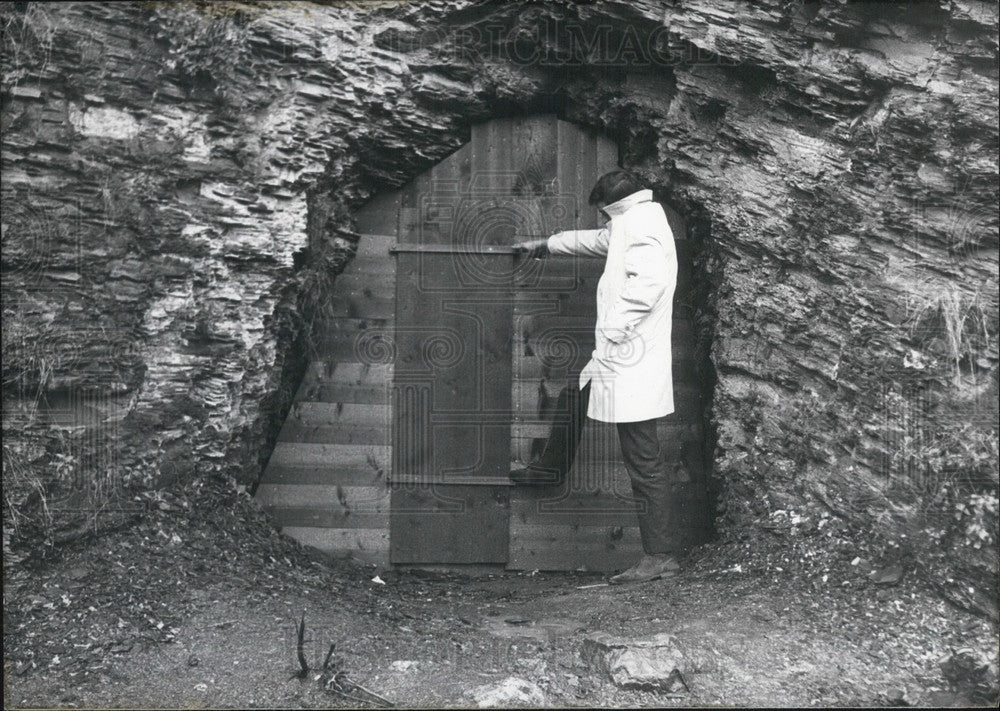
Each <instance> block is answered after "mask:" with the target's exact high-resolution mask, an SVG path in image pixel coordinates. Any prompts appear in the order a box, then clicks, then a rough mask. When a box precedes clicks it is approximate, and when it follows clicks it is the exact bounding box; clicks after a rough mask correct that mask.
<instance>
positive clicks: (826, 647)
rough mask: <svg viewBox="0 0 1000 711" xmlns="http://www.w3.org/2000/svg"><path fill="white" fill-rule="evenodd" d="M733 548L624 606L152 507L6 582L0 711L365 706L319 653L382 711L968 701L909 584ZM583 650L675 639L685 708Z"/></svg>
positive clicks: (969, 621)
mask: <svg viewBox="0 0 1000 711" xmlns="http://www.w3.org/2000/svg"><path fill="white" fill-rule="evenodd" d="M206 500H208V499H206ZM746 549H747V547H746V545H745V544H744V545H743V546H735V545H728V546H727V545H722V544H716V545H709V546H704V547H702V548H700V549H698V550H696V551H694V552H693V554H692V555H691V556H689V557H688V559H687V560H685V566H684V569H683V571H682V572H681V573H680V574H679V575H678V576H677V577H674V578H670V579H667V580H660V581H654V582H651V583H645V584H640V585H632V586H608V585H604V584H603V583H604V581H605V576H601V575H598V574H584V573H560V574H553V573H534V574H532V573H494V574H485V573H484V574H481V575H458V574H454V573H450V574H445V573H439V572H438V573H434V572H426V571H415V570H406V571H386V570H376V569H374V568H372V567H368V566H363V565H359V564H356V563H352V562H349V561H335V560H330V559H325V558H323V556H321V555H319V554H315V553H312V552H310V551H308V550H306V549H303V548H302V547H301V546H299V545H298V544H296V543H295V542H293V541H290V540H289V539H287V538H285V537H283V536H281V535H280V534H278V533H277V532H275V531H274V530H273V529H272V528H271V527H270V525H269V524H268V522H267V521H266V519H265V518H264V517H263V516H262V515H260V514H259V513H255V512H254V507H253V506H252V505H251V504H250V503H249V502H236V503H235V504H233V503H232V502H230V503H229V504H226V503H224V502H220V503H216V504H205V503H204V502H201V503H192V502H191V501H189V500H186V499H184V498H177V499H170V498H161V499H159V500H157V501H156V502H154V505H152V506H150V508H149V511H148V512H147V513H146V515H145V516H144V517H143V520H142V521H141V522H140V523H139V524H137V525H136V526H134V527H131V528H129V529H126V530H122V531H119V532H114V533H111V534H108V535H105V536H103V537H101V538H100V539H98V540H96V541H91V542H85V541H84V542H79V543H77V544H74V545H72V546H69V547H66V548H64V549H63V550H61V551H60V552H59V554H58V555H50V556H48V557H47V558H46V559H45V560H44V561H42V562H41V563H31V562H21V563H18V564H16V565H9V566H7V567H6V570H5V586H4V598H5V600H4V610H5V612H4V617H5V620H4V622H5V624H4V649H5V662H4V671H5V680H4V683H5V689H4V692H5V693H4V697H5V698H4V705H5V706H6V707H9V708H28V707H34V708H37V707H100V708H104V707H114V708H121V707H145V708H150V707H152V708H155V707H190V708H206V707H207V708H215V707H242V708H253V707H288V708H317V707H372V706H374V704H373V703H369V702H366V701H365V700H364V699H363V698H361V697H360V696H357V695H358V694H360V693H361V692H357V691H356V690H354V691H353V693H354V694H356V696H355V697H354V699H353V700H352V698H347V697H344V696H343V695H341V694H339V693H337V692H336V691H333V690H330V689H326V688H324V683H323V682H324V680H323V679H318V678H317V677H318V676H319V675H320V674H321V667H322V664H323V661H324V658H325V657H326V654H327V651H328V649H329V647H330V645H331V644H332V643H335V645H336V647H335V654H334V659H337V660H338V663H339V666H338V668H339V669H340V670H342V671H343V672H344V674H346V677H347V679H349V680H351V681H354V682H356V683H358V684H361V685H362V686H363V687H365V688H366V689H369V690H371V691H374V692H376V693H377V694H378V695H380V696H382V697H384V698H385V699H387V700H389V701H391V702H393V703H394V704H395V705H397V706H418V707H443V706H469V705H471V704H472V703H473V701H474V700H473V696H472V694H473V693H474V692H475V690H477V689H481V688H485V687H496V686H497V685H499V684H500V683H501V682H503V680H505V679H506V678H507V677H510V676H515V677H518V678H520V679H524V680H527V681H530V682H533V683H534V684H536V685H537V686H538V687H539V689H540V690H541V692H542V694H543V698H544V702H543V703H542V704H541V705H544V706H553V707H572V706H578V707H608V706H613V707H621V706H631V707H634V706H650V707H655V706H669V705H680V706H699V705H725V706H873V705H874V706H901V705H953V706H960V705H967V704H973V703H977V702H978V703H981V704H982V703H983V699H982V698H980V697H976V696H975V695H972V696H970V695H969V693H970V692H969V691H968V690H965V689H961V688H957V687H955V686H954V685H951V684H949V682H948V681H947V680H946V678H945V676H944V675H943V673H942V669H941V667H940V665H939V660H940V659H941V658H942V657H944V656H945V655H947V654H948V653H949V652H950V651H952V650H955V649H960V648H972V649H973V650H975V651H976V653H978V654H982V655H987V656H988V658H990V659H993V660H994V661H995V660H996V654H997V629H996V628H995V626H994V625H993V623H991V622H988V621H986V620H983V619H981V618H979V617H976V616H973V615H970V614H969V613H966V612H963V611H960V610H957V609H954V608H952V607H950V606H948V605H947V604H946V603H945V602H943V601H941V600H940V599H939V598H937V597H936V596H934V595H933V593H932V592H930V591H929V590H927V589H925V587H924V586H922V585H921V584H920V581H917V580H913V579H912V576H904V577H903V579H902V580H901V581H900V582H898V583H896V584H892V585H874V584H871V583H869V582H868V581H866V579H865V578H864V577H862V576H859V575H857V574H855V573H854V568H852V566H851V565H850V562H847V563H845V565H844V566H842V567H841V568H827V570H828V571H829V572H825V573H823V574H822V575H820V574H819V571H809V572H806V569H805V568H803V567H802V566H796V565H794V564H791V563H786V564H785V565H778V564H776V561H777V562H781V561H782V560H787V559H788V556H787V555H786V556H784V558H781V557H775V556H781V555H782V553H781V551H782V550H787V547H782V546H779V547H774V546H771V547H770V548H769V551H770V553H769V554H768V556H751V555H748V554H747V553H746ZM741 559H742V560H744V562H739V563H734V561H737V560H741ZM628 562H629V561H626V562H624V563H623V566H624V565H625V564H626V563H628ZM855 567H856V566H855ZM376 576H378V580H373V578H375V577H376ZM824 576H825V579H824ZM379 581H381V582H379ZM303 614H304V617H305V623H306V634H305V640H304V645H303V650H304V653H305V657H306V660H307V663H308V664H309V666H310V673H309V674H308V675H307V676H306V677H305V678H301V679H300V678H297V677H296V676H295V673H296V671H297V670H298V669H299V664H298V661H297V655H296V647H297V645H296V622H297V621H298V620H299V619H300V617H301V616H302V615H303ZM598 631H604V632H609V633H612V634H615V635H625V636H637V637H638V636H647V635H651V634H654V633H657V632H669V633H671V634H673V635H675V637H676V639H677V641H678V644H679V646H680V648H681V649H682V650H683V652H684V654H685V658H686V660H687V664H688V669H687V673H686V676H685V680H686V682H687V683H688V686H689V691H687V692H682V693H675V694H666V693H663V692H653V691H637V690H623V689H620V688H618V687H616V686H615V685H614V684H613V683H612V682H611V681H610V680H609V679H607V678H606V677H604V676H602V675H601V673H600V672H598V671H597V670H594V669H591V668H589V667H588V666H587V665H586V664H585V663H584V661H583V659H582V658H581V656H580V651H581V647H582V644H583V640H584V639H585V638H586V636H587V635H588V634H589V633H593V632H598ZM344 688H345V689H347V688H348V687H346V686H345V687H344ZM983 705H986V704H983Z"/></svg>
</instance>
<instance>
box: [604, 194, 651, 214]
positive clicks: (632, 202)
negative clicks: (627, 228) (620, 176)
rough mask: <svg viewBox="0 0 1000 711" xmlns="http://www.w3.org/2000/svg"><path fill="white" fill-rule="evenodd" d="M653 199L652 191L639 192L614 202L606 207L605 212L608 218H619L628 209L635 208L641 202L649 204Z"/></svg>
mask: <svg viewBox="0 0 1000 711" xmlns="http://www.w3.org/2000/svg"><path fill="white" fill-rule="evenodd" d="M652 199H653V191H652V190H639V191H638V192H634V193H632V194H631V195H626V196H625V197H623V198H622V199H621V200H618V201H616V202H613V203H611V204H610V205H605V206H604V212H605V213H606V214H607V216H608V217H618V216H619V215H624V214H625V212H626V211H627V210H628V209H630V208H632V207H635V206H636V205H638V204H639V203H640V202H649V201H651V200H652Z"/></svg>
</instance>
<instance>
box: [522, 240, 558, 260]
mask: <svg viewBox="0 0 1000 711" xmlns="http://www.w3.org/2000/svg"><path fill="white" fill-rule="evenodd" d="M514 252H516V253H517V254H518V256H519V257H520V258H521V259H531V258H535V259H541V258H542V257H547V256H548V255H549V240H548V238H545V239H533V240H530V241H528V242H518V243H517V244H515V245H514Z"/></svg>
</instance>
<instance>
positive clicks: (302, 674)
mask: <svg viewBox="0 0 1000 711" xmlns="http://www.w3.org/2000/svg"><path fill="white" fill-rule="evenodd" d="M297 637H298V638H297V639H296V642H295V651H296V653H297V654H298V657H299V667H301V669H299V671H298V672H297V673H296V674H295V677H296V678H298V679H305V678H306V675H307V674H309V662H307V661H306V652H305V646H306V613H305V611H304V610H303V611H302V619H301V620H299V629H298V636H297Z"/></svg>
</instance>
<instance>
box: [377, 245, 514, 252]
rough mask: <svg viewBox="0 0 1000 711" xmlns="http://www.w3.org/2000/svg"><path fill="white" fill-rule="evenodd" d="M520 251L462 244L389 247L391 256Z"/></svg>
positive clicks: (508, 247) (496, 246)
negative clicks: (423, 253) (421, 253)
mask: <svg viewBox="0 0 1000 711" xmlns="http://www.w3.org/2000/svg"><path fill="white" fill-rule="evenodd" d="M518 251H519V250H516V249H514V248H513V247H510V246H504V245H489V244H486V245H461V244H396V245H393V246H392V247H389V254H398V253H400V252H429V253H432V254H516V253H517V252H518Z"/></svg>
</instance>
